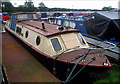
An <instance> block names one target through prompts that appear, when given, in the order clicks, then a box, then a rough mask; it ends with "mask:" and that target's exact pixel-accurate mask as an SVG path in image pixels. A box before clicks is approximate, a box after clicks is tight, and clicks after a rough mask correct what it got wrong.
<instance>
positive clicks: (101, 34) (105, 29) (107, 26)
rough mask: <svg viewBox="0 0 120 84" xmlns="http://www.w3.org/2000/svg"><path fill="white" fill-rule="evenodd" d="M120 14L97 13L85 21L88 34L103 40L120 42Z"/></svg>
mask: <svg viewBox="0 0 120 84" xmlns="http://www.w3.org/2000/svg"><path fill="white" fill-rule="evenodd" d="M119 15H120V12H96V13H95V14H94V18H93V17H91V18H89V19H87V20H86V21H85V26H86V30H87V33H88V34H89V35H92V36H94V37H97V38H100V39H103V40H115V41H120V16H119Z"/></svg>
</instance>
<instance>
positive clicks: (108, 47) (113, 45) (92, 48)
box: [55, 42, 116, 59]
mask: <svg viewBox="0 0 120 84" xmlns="http://www.w3.org/2000/svg"><path fill="white" fill-rule="evenodd" d="M105 43H107V44H110V45H108V46H107V47H106V48H103V47H100V48H95V47H80V46H77V47H74V48H69V49H66V50H64V51H63V52H61V53H60V54H59V55H58V56H57V57H56V58H55V59H58V57H60V56H61V55H62V54H63V53H65V52H67V51H69V50H72V49H77V48H79V49H88V50H89V51H90V50H103V52H104V51H105V50H109V49H114V48H116V45H115V44H113V43H109V42H105ZM110 46H112V47H110ZM103 52H101V53H103ZM88 53H89V52H88ZM88 53H87V54H88ZM101 53H100V54H101Z"/></svg>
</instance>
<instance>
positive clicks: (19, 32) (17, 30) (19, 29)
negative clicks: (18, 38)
mask: <svg viewBox="0 0 120 84" xmlns="http://www.w3.org/2000/svg"><path fill="white" fill-rule="evenodd" d="M21 31H22V29H21V28H19V27H17V28H16V33H17V34H19V35H20V34H21Z"/></svg>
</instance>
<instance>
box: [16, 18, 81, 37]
mask: <svg viewBox="0 0 120 84" xmlns="http://www.w3.org/2000/svg"><path fill="white" fill-rule="evenodd" d="M18 24H19V25H21V26H24V27H26V28H28V29H30V30H33V31H35V32H38V33H40V34H42V35H44V36H51V35H55V34H60V33H67V32H79V30H76V29H69V30H66V29H64V30H63V31H59V30H58V29H57V27H58V26H59V25H55V24H50V23H47V22H45V23H44V26H45V29H42V21H36V20H29V21H20V22H18Z"/></svg>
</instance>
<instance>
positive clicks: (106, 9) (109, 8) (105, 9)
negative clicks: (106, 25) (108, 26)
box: [102, 6, 115, 11]
mask: <svg viewBox="0 0 120 84" xmlns="http://www.w3.org/2000/svg"><path fill="white" fill-rule="evenodd" d="M102 10H103V11H110V10H115V8H112V6H109V7H103V8H102Z"/></svg>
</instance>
